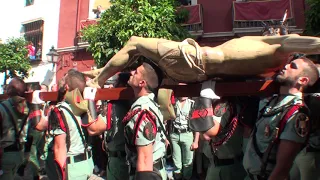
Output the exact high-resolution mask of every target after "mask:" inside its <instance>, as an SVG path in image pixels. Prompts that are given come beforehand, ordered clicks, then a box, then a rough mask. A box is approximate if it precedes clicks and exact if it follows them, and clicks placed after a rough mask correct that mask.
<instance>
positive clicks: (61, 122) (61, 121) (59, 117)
mask: <svg viewBox="0 0 320 180" xmlns="http://www.w3.org/2000/svg"><path fill="white" fill-rule="evenodd" d="M53 112H55V114H56V115H57V118H58V120H59V124H60V128H61V129H62V131H64V132H66V131H67V128H66V126H65V124H64V122H63V120H62V116H61V112H60V110H59V109H58V108H57V107H55V108H54V109H53Z"/></svg>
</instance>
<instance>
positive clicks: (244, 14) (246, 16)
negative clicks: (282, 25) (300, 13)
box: [233, 0, 293, 21]
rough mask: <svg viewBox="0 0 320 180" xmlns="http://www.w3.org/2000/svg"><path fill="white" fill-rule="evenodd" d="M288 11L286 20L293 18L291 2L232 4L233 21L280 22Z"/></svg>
mask: <svg viewBox="0 0 320 180" xmlns="http://www.w3.org/2000/svg"><path fill="white" fill-rule="evenodd" d="M286 10H288V14H287V19H290V18H293V13H292V5H291V0H277V1H250V2H236V1H234V2H233V20H234V21H267V20H282V18H283V15H284V13H285V11H286Z"/></svg>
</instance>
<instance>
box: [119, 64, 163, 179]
mask: <svg viewBox="0 0 320 180" xmlns="http://www.w3.org/2000/svg"><path fill="white" fill-rule="evenodd" d="M161 81H162V77H161V71H159V69H157V67H155V66H154V65H153V64H148V63H143V64H142V65H141V66H139V67H138V68H137V69H136V70H135V71H132V72H131V77H130V79H129V81H128V84H129V85H130V86H131V87H132V88H133V91H134V94H135V98H137V99H136V101H135V102H134V103H133V104H132V106H131V109H130V111H129V112H128V113H127V115H126V116H125V118H124V119H123V123H124V124H125V127H124V132H125V138H126V153H127V161H128V164H129V172H130V179H136V180H144V179H158V180H159V179H163V180H166V179H167V176H166V171H165V168H164V167H165V166H164V156H165V152H166V147H165V140H166V136H165V129H164V125H163V117H162V114H161V112H160V109H159V106H158V104H157V103H156V102H155V101H154V98H155V95H154V93H153V92H156V90H157V88H158V87H159V85H160V84H161Z"/></svg>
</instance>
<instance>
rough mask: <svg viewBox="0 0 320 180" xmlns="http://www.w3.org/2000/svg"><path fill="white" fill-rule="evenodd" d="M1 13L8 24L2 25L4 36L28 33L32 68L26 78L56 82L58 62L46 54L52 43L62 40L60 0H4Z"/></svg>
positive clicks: (45, 82)
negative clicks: (52, 61) (59, 34)
mask: <svg viewBox="0 0 320 180" xmlns="http://www.w3.org/2000/svg"><path fill="white" fill-rule="evenodd" d="M0 7H1V11H0V15H1V17H4V18H2V19H3V21H4V22H3V24H5V26H3V27H1V30H0V39H2V41H4V42H5V41H6V39H8V38H10V37H16V38H17V37H24V38H25V39H26V40H27V42H28V48H30V49H32V54H29V57H30V62H31V65H32V69H31V70H30V73H29V74H30V75H29V77H28V78H26V79H25V82H27V83H39V84H46V85H48V86H50V85H52V84H53V83H55V81H56V80H55V69H54V68H55V66H54V64H53V63H51V62H49V61H48V59H47V58H46V54H47V53H48V52H49V49H50V48H51V46H55V47H56V46H57V43H58V25H59V12H60V11H59V10H60V0H10V1H1V2H0ZM0 78H2V79H1V80H0V82H1V83H2V82H3V77H0Z"/></svg>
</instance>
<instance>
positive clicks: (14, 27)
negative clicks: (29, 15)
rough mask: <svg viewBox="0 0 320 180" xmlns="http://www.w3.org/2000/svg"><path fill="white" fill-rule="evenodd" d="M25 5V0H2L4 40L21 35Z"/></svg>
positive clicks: (2, 32)
mask: <svg viewBox="0 0 320 180" xmlns="http://www.w3.org/2000/svg"><path fill="white" fill-rule="evenodd" d="M23 7H24V0H10V1H4V0H0V17H1V18H0V19H1V28H0V38H1V39H2V41H6V40H7V39H8V38H9V37H19V36H20V29H21V19H22V18H21V17H20V14H19V12H21V10H22V9H23ZM0 84H1V83H0Z"/></svg>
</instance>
